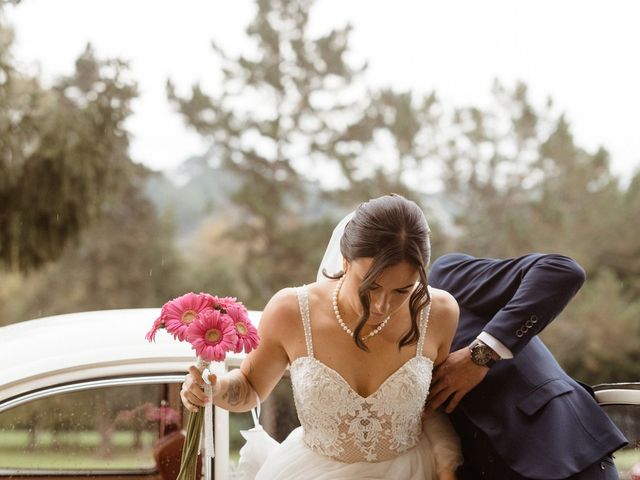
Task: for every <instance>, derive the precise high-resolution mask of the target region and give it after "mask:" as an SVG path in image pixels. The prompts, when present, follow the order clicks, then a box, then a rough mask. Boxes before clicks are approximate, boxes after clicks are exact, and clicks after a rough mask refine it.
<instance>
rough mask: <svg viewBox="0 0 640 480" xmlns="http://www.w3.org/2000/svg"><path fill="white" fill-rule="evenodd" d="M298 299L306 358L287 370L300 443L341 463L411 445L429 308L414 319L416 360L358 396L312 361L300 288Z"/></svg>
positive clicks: (424, 381)
mask: <svg viewBox="0 0 640 480" xmlns="http://www.w3.org/2000/svg"><path fill="white" fill-rule="evenodd" d="M298 301H299V302H300V312H301V315H302V322H303V326H304V333H305V340H306V344H307V356H305V357H299V358H297V359H296V360H294V361H293V362H292V364H291V368H290V372H291V382H292V385H293V395H294V399H295V403H296V408H297V410H298V417H299V419H300V423H301V424H302V427H303V430H304V441H305V443H306V444H307V445H308V446H309V448H311V449H312V450H313V451H315V452H316V453H319V454H321V455H325V456H328V457H332V458H334V459H335V460H338V461H341V462H346V463H353V462H362V461H367V462H378V461H383V460H389V459H391V458H394V457H396V456H398V455H399V454H401V453H403V452H405V451H407V450H409V449H411V448H412V447H414V446H415V445H416V444H417V443H418V440H419V438H420V435H421V434H422V409H423V407H424V403H425V400H426V398H427V394H428V393H429V384H430V383H431V373H432V369H433V362H432V361H431V359H429V358H427V357H425V356H424V355H423V354H422V350H423V346H424V337H425V333H426V329H427V324H428V321H429V307H428V306H427V307H426V308H425V310H423V311H422V312H421V315H420V325H419V326H420V336H419V340H418V345H417V347H416V348H417V351H416V356H415V357H413V358H411V359H410V360H408V361H407V362H406V363H404V364H403V365H402V366H401V367H400V368H398V369H397V370H396V371H395V372H394V373H393V374H391V375H390V376H389V377H388V378H387V379H386V380H385V381H384V382H383V383H382V385H380V387H379V388H378V389H377V390H376V391H375V392H373V393H372V394H371V395H369V396H368V397H362V396H361V395H360V394H358V393H357V392H356V391H355V390H354V389H353V388H352V387H351V386H350V385H349V384H348V383H347V381H346V380H345V379H344V378H343V377H342V376H341V375H340V374H339V373H338V372H336V371H335V370H333V369H332V368H329V367H328V366H327V365H325V364H323V363H322V362H320V361H319V360H318V359H316V358H315V357H314V355H313V342H312V339H311V323H310V316H309V300H308V292H307V289H306V287H300V288H298Z"/></svg>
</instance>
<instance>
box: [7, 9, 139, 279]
mask: <svg viewBox="0 0 640 480" xmlns="http://www.w3.org/2000/svg"><path fill="white" fill-rule="evenodd" d="M1 22H2V17H1V16H0V205H2V208H1V209H0V264H2V265H5V266H7V267H9V268H11V269H15V270H20V271H28V270H31V269H33V268H38V267H41V266H42V265H44V264H45V263H46V262H48V261H50V260H54V259H56V258H58V257H59V255H60V254H61V252H62V250H63V248H64V246H65V245H66V244H67V243H68V242H69V241H70V240H72V239H74V238H76V237H77V235H78V234H79V233H80V232H81V230H82V229H83V228H85V227H86V226H87V225H89V224H90V223H91V222H92V221H93V220H94V219H95V218H96V217H98V216H99V214H100V213H101V208H102V204H103V202H104V201H105V200H106V199H107V198H108V197H109V195H110V194H111V193H112V192H115V191H117V190H118V188H119V187H120V186H121V185H122V184H123V183H125V182H126V179H127V176H128V175H127V171H128V169H129V168H130V167H131V161H130V160H129V157H128V155H127V148H128V133H127V132H126V130H125V129H124V127H123V123H124V121H125V119H126V118H127V117H128V116H129V114H130V113H131V111H130V102H131V100H132V99H133V98H135V96H136V95H137V92H136V86H135V84H134V83H133V82H132V81H130V80H128V79H127V78H126V68H127V67H126V64H125V63H123V62H121V61H119V60H107V61H100V60H97V59H96V58H95V56H94V53H93V50H92V48H91V46H90V45H88V46H87V47H86V49H85V51H84V52H83V53H82V55H81V56H80V57H79V58H78V60H77V61H76V65H75V66H76V68H75V73H74V74H73V75H72V76H70V77H68V78H61V79H60V80H58V81H57V82H55V84H54V85H53V86H52V87H44V86H42V85H41V82H40V81H39V80H38V79H37V78H34V77H31V76H29V75H27V74H24V73H21V72H20V71H19V70H17V69H16V68H15V67H14V65H13V59H12V55H11V44H12V41H13V33H12V31H11V29H9V28H7V27H5V26H4V25H3V24H2V23H1Z"/></svg>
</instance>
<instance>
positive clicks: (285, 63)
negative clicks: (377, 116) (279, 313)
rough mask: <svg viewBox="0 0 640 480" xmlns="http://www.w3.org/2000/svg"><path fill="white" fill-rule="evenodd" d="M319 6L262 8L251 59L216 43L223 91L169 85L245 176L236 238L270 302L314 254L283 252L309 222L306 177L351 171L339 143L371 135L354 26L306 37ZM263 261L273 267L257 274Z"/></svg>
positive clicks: (195, 124) (254, 25)
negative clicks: (292, 268)
mask: <svg viewBox="0 0 640 480" xmlns="http://www.w3.org/2000/svg"><path fill="white" fill-rule="evenodd" d="M312 4H313V2H312V1H308V0H307V1H301V2H300V1H293V0H277V1H270V0H260V1H258V2H257V12H256V16H255V18H254V20H253V21H252V22H251V24H250V25H249V27H248V29H247V34H248V36H249V37H250V38H251V39H252V40H253V42H254V47H255V49H254V52H253V53H252V54H250V55H242V56H240V57H239V58H230V57H229V56H228V55H226V53H225V52H224V51H223V50H222V49H221V48H219V47H218V46H217V45H215V44H214V50H215V52H216V53H217V55H218V57H219V58H220V59H221V61H222V63H223V70H222V71H223V75H224V78H223V82H222V89H221V91H220V92H219V93H218V94H215V95H208V94H206V93H205V92H204V91H203V89H202V88H201V87H200V86H195V87H193V89H192V91H191V95H190V97H188V98H182V97H180V96H179V95H178V94H177V93H176V91H175V88H174V87H173V85H172V84H171V83H170V82H169V84H168V94H169V98H170V99H171V100H172V102H173V103H174V104H175V105H176V107H177V108H178V109H179V111H180V112H181V113H182V114H183V115H184V117H185V119H186V120H187V122H188V124H189V125H190V126H191V127H192V128H194V129H195V130H197V131H198V132H199V133H201V134H203V135H206V136H207V137H209V138H210V139H211V141H212V142H213V144H214V148H213V151H214V152H215V154H216V156H217V157H218V158H219V159H220V160H221V161H222V162H223V165H224V167H225V168H227V169H230V170H231V171H233V172H235V173H236V174H237V175H239V176H240V178H241V185H240V187H239V188H238V189H237V191H236V192H235V194H234V195H233V199H234V201H235V203H236V204H237V205H239V206H240V207H241V209H242V210H241V212H242V216H243V217H242V219H241V220H240V221H239V222H238V223H237V225H235V226H234V229H233V232H234V233H233V237H234V239H235V241H236V242H237V244H238V252H242V255H243V256H244V258H243V260H244V262H243V263H244V264H245V265H248V266H251V268H245V269H244V282H245V283H246V285H247V286H248V288H249V290H250V291H251V292H260V295H259V296H261V297H263V298H264V297H267V298H268V297H269V296H270V295H271V294H272V293H273V289H274V288H278V287H280V286H282V285H279V281H278V278H279V277H282V276H284V268H285V265H286V267H287V268H288V266H289V265H290V264H291V263H293V264H297V265H299V264H301V263H302V264H304V263H305V261H306V258H305V256H306V255H307V252H300V253H301V255H302V257H296V258H292V257H291V256H292V255H293V254H295V253H297V252H294V251H291V250H286V249H283V248H281V247H282V245H283V244H282V242H281V241H282V240H283V239H285V238H288V237H289V233H290V232H292V231H295V230H297V229H299V228H300V225H302V224H305V223H307V222H308V219H303V218H300V217H301V214H302V213H303V212H304V211H305V206H304V205H305V200H306V189H308V188H313V187H312V186H311V185H310V184H309V183H308V181H307V180H305V176H306V175H303V174H302V172H303V171H305V170H306V171H307V172H308V171H309V166H310V165H311V164H314V165H315V166H316V168H321V169H322V168H327V166H329V167H330V166H331V164H333V163H334V158H338V157H339V158H340V159H341V161H342V163H343V164H344V165H347V164H348V162H349V159H352V158H355V157H356V156H357V153H358V152H350V151H346V150H345V151H343V152H342V153H340V152H339V151H338V146H337V145H336V138H347V137H348V138H349V139H350V140H351V141H353V142H356V143H357V142H363V141H366V140H367V139H368V138H369V137H370V135H371V132H370V129H367V128H362V124H363V121H362V119H363V118H364V117H365V116H366V115H365V112H364V110H365V109H366V105H367V103H368V100H366V98H364V97H363V95H362V94H360V95H359V94H358V81H359V77H360V74H361V72H362V70H363V68H364V67H353V66H351V65H350V64H349V63H348V62H347V60H346V53H347V50H348V37H349V32H350V27H349V26H347V27H345V28H342V29H336V30H333V31H331V32H330V33H328V34H326V35H324V36H321V37H319V38H315V39H312V38H309V34H308V22H309V15H310V9H311V6H312ZM360 91H362V89H360ZM266 259H268V262H269V263H270V266H268V267H266V268H265V269H264V270H260V269H256V265H258V264H259V263H264V262H265V261H267V260H266ZM288 259H290V261H289V260H288ZM279 265H281V266H282V267H279ZM269 272H271V273H269ZM261 274H262V275H261Z"/></svg>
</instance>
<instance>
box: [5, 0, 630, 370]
mask: <svg viewBox="0 0 640 480" xmlns="http://www.w3.org/2000/svg"><path fill="white" fill-rule="evenodd" d="M313 3H314V2H313V1H310V0H305V1H297V2H296V1H293V0H273V1H267V0H259V1H257V10H256V15H255V18H254V19H253V21H252V22H251V24H250V25H249V27H248V29H247V35H248V36H249V38H250V39H251V40H252V41H253V49H252V50H251V51H250V52H248V53H246V54H245V55H241V56H239V57H237V58H231V57H230V56H228V55H227V54H226V53H225V52H224V51H223V49H222V48H220V47H218V46H217V45H215V44H214V52H215V55H216V58H217V60H219V61H220V62H221V65H222V72H223V77H224V78H223V82H222V84H221V85H217V86H216V85H211V86H210V87H209V88H207V90H210V91H211V92H212V93H207V92H206V91H205V88H204V87H203V86H200V85H196V86H194V87H193V88H192V90H191V91H190V92H189V93H188V94H186V95H182V94H180V93H179V92H177V89H176V88H175V87H174V85H173V84H172V83H171V82H169V83H168V86H167V93H168V97H169V99H170V101H171V102H172V104H173V105H174V106H175V108H176V109H177V110H178V111H179V112H180V114H181V115H182V116H183V117H184V119H185V120H186V121H187V124H188V125H190V126H191V127H192V128H193V129H194V130H195V131H197V132H199V133H200V134H202V135H203V136H205V137H206V138H208V139H209V140H210V142H211V147H210V149H209V151H208V152H207V154H206V155H204V156H203V157H197V158H192V159H189V160H188V161H187V162H185V163H184V165H183V171H182V172H181V173H180V177H181V181H183V180H184V178H187V181H186V183H181V184H180V185H179V186H177V187H175V186H173V185H174V183H175V182H173V179H172V178H169V177H165V176H162V175H161V174H153V173H150V172H148V171H146V170H144V169H142V168H133V167H132V166H131V162H130V160H129V159H128V156H127V140H126V139H127V132H126V131H124V130H122V126H121V122H122V120H124V118H126V116H127V115H128V102H129V101H130V100H131V98H133V96H134V95H135V88H134V87H133V84H132V83H130V82H125V81H123V80H121V74H122V71H123V69H124V64H123V63H122V62H119V61H114V62H112V63H104V62H100V61H97V60H95V59H94V58H93V54H92V53H91V52H90V50H88V51H87V52H85V54H83V56H82V57H81V59H84V60H82V62H80V63H81V66H82V65H85V66H84V67H82V68H80V67H79V70H78V71H77V73H76V74H75V76H74V77H73V78H71V79H66V80H64V79H63V80H61V81H60V82H59V83H58V84H57V85H56V86H55V87H53V88H51V89H45V88H43V87H41V86H40V84H39V81H38V79H36V78H30V77H26V76H24V75H20V74H18V73H16V72H15V70H13V67H12V59H11V58H10V56H9V55H8V51H9V50H8V47H7V46H8V45H10V41H6V40H5V41H3V43H2V45H3V46H4V47H0V52H3V53H2V55H0V60H1V61H2V69H3V70H2V71H3V72H5V74H4V77H2V78H5V79H11V82H6V81H5V82H3V83H2V84H0V104H1V105H2V106H3V107H4V106H5V105H7V106H8V108H7V109H5V108H3V109H2V113H0V130H1V129H5V130H2V136H1V138H2V140H1V141H0V145H1V146H2V148H3V149H4V150H2V151H3V153H2V158H3V168H5V169H8V168H9V167H10V168H12V169H13V170H11V175H12V176H7V175H5V174H4V172H3V175H2V180H1V182H2V183H1V184H2V186H3V189H7V190H0V191H1V192H5V191H6V192H9V191H11V192H14V193H15V192H17V191H18V190H17V188H18V187H17V186H18V185H19V186H20V187H21V189H22V190H25V191H24V192H20V193H19V194H18V193H15V196H16V198H13V197H11V198H8V197H7V196H5V197H2V203H0V206H1V210H0V223H2V222H4V223H2V225H3V226H2V228H5V229H6V230H7V232H9V231H10V229H9V228H8V227H5V226H4V225H6V226H9V225H13V226H12V227H11V228H13V229H14V230H13V231H14V237H12V238H14V240H12V241H13V242H14V243H13V244H10V243H5V239H4V237H3V238H2V244H1V245H2V246H1V248H2V252H3V258H4V256H5V255H6V259H4V261H3V263H4V264H5V265H6V266H9V265H13V266H19V267H21V268H22V269H26V270H28V268H24V267H36V266H41V268H40V269H39V270H38V271H37V272H30V273H19V272H11V273H8V272H7V273H6V274H4V276H3V279H2V282H1V283H0V323H9V322H13V321H17V320H24V319H27V318H31V317H38V316H42V315H47V314H53V313H63V312H70V311H76V310H89V309H97V308H125V307H137V306H153V305H156V306H159V305H161V304H162V303H163V302H164V301H166V300H167V299H169V298H171V297H173V296H176V295H178V294H181V293H183V292H185V291H208V292H211V293H215V294H221V295H232V296H237V297H238V298H240V299H241V300H243V301H244V302H245V303H246V304H247V305H248V306H249V307H250V308H254V309H261V308H262V307H263V306H264V304H265V303H266V301H267V300H268V299H269V298H270V297H271V295H273V293H274V292H275V291H277V290H278V289H280V288H283V287H285V286H291V285H298V284H302V283H309V282H310V281H312V280H313V279H314V278H315V273H316V268H317V265H318V264H319V262H320V259H321V257H322V254H323V252H324V247H325V245H326V242H327V240H328V238H329V236H330V232H331V230H332V228H333V225H334V224H335V222H336V221H337V220H338V219H339V218H340V217H341V216H342V215H343V214H344V213H346V212H347V211H349V210H351V209H353V208H354V207H355V206H356V205H357V204H358V203H359V202H361V201H364V200H367V199H368V198H371V197H373V196H377V195H379V194H383V193H388V192H390V191H395V192H399V193H403V194H405V195H407V196H408V197H410V198H412V199H414V200H415V201H417V202H418V203H419V204H420V205H421V206H422V207H423V208H424V209H425V211H426V212H427V216H428V218H429V219H430V224H431V229H432V232H433V249H434V255H433V258H436V257H437V256H438V255H440V254H443V253H446V252H449V251H452V250H462V251H467V252H469V253H472V254H475V255H479V256H490V257H506V256H512V255H519V254H523V253H527V252H531V251H541V252H559V253H564V254H567V255H570V256H572V257H574V258H576V259H577V260H578V261H579V262H580V263H581V264H582V265H583V266H584V268H585V269H586V271H587V274H588V282H587V284H586V285H585V286H584V288H583V289H582V291H581V292H580V293H579V294H578V295H577V297H576V299H575V301H573V302H572V303H571V304H570V306H569V308H567V310H566V311H565V312H563V314H562V315H561V317H560V318H559V319H558V320H557V321H555V322H554V323H553V324H552V325H551V326H550V327H549V328H547V329H546V330H545V332H544V333H543V338H544V340H545V342H546V343H547V344H548V345H549V346H550V348H551V349H552V351H553V352H554V353H555V355H556V356H557V357H558V359H559V360H560V362H561V363H562V365H563V366H565V368H566V369H567V370H568V371H569V373H570V374H572V375H575V376H576V377H577V378H579V379H580V380H583V381H585V382H588V383H597V382H601V381H611V380H621V381H622V380H637V379H638V378H640V370H638V365H640V358H639V353H638V348H637V345H638V340H640V315H639V314H640V300H638V299H640V237H639V236H638V235H637V232H636V230H637V228H636V223H637V219H638V218H640V172H638V173H637V174H636V175H635V177H633V178H632V179H631V181H630V182H629V183H628V184H624V185H623V184H622V183H621V181H620V179H618V178H616V177H615V176H614V175H613V174H612V173H611V169H610V165H609V155H608V153H607V152H606V151H605V150H604V149H598V150H595V151H588V150H587V149H585V148H583V147H582V146H580V145H578V144H577V143H576V141H575V139H574V137H573V135H572V133H571V125H570V121H569V119H568V118H567V117H566V115H564V114H563V112H560V111H558V110H557V108H556V107H555V106H554V104H553V102H552V101H551V100H549V101H548V102H547V103H546V104H544V105H541V106H540V105H536V104H534V103H533V102H532V101H531V99H530V96H529V92H528V91H527V87H526V85H525V84H523V83H520V84H516V85H513V86H505V85H502V84H501V83H500V82H498V81H496V83H495V85H494V88H493V92H492V102H491V103H489V104H488V105H486V106H483V107H482V108H480V107H477V106H474V105H469V106H463V107H457V108H453V107H452V106H450V105H443V104H442V103H441V102H440V100H439V99H438V97H437V95H436V94H435V93H429V94H426V95H421V94H417V93H415V92H399V91H393V90H390V89H386V88H383V89H372V88H369V87H367V86H366V84H365V76H366V63H364V62H362V63H361V64H359V65H354V64H353V62H351V61H350V59H352V58H353V56H352V55H351V52H350V50H349V38H350V32H351V29H350V27H349V26H348V25H347V26H345V27H344V28H339V29H335V30H332V31H330V32H328V33H326V34H325V35H320V36H318V37H315V38H311V36H310V34H309V28H308V27H309V21H310V16H311V13H312V7H313ZM6 32H7V29H6V28H4V29H0V33H2V35H4V36H0V38H4V39H7V38H10V37H7V36H6V35H7V33H6ZM83 62H84V63H83ZM83 72H84V73H83ZM87 78H88V79H89V80H87ZM98 84H99V85H102V86H110V87H109V88H107V89H103V87H102V86H101V87H100V88H97V85H98ZM71 86H75V88H71ZM10 89H11V90H10ZM18 89H21V90H18ZM21 91H24V92H27V93H24V94H17V92H21ZM107 91H108V92H110V93H109V95H113V97H111V98H112V99H116V101H115V103H112V102H109V103H108V105H110V106H111V107H113V108H112V110H109V109H108V108H107V107H106V104H105V103H104V102H102V101H103V100H104V101H106V100H105V99H106V97H104V95H106V93H105V92H107ZM71 92H74V93H73V95H72V94H71ZM2 95H3V96H2ZM1 102H5V103H1ZM16 102H17V103H16ZM20 102H22V103H20ZM101 105H102V107H103V108H107V110H100V108H99V107H100V106H101ZM114 105H115V106H114ZM9 107H10V108H9ZM11 111H13V112H23V113H22V114H21V115H18V116H16V115H14V114H11V115H13V116H11V115H9V113H7V112H11ZM98 112H100V113H98ZM105 112H106V113H105ZM48 115H50V116H48ZM41 118H42V119H48V120H47V121H46V122H45V121H43V122H39V121H36V120H39V119H41ZM11 119H13V120H11ZM15 119H18V120H19V122H17V123H15V122H16V121H17V120H15ZM12 121H13V122H14V123H15V124H13V123H11V122H12ZM76 121H77V123H76ZM100 121H103V124H100ZM51 122H53V123H51ZM104 122H106V123H104ZM60 125H61V126H62V128H59V126H60ZM99 125H102V126H103V128H99ZM45 126H46V127H47V128H49V130H46V129H45ZM9 127H10V128H12V129H14V130H12V132H13V131H15V132H16V133H15V135H12V136H11V138H9V137H7V138H9V139H5V137H6V135H5V134H4V132H5V131H8V130H6V129H8V128H9ZM54 127H55V128H54ZM44 133H46V134H47V135H48V136H43V135H44ZM43 138H46V139H47V141H46V142H45V143H43V140H42V139H43ZM72 139H75V140H73V141H72ZM88 140H90V142H89V141H88ZM44 145H46V147H47V148H46V149H45V148H44ZM41 146H42V148H41ZM6 152H11V154H10V155H9V154H7V153H6ZM14 152H18V153H19V154H18V153H14ZM37 152H39V153H37ZM106 152H108V154H107V153H106ZM36 153H37V155H36ZM45 154H46V155H45ZM85 154H86V155H85ZM40 158H45V159H48V160H47V161H48V162H49V163H48V165H56V168H57V170H56V171H57V176H54V177H51V176H45V175H40V176H38V175H35V176H34V177H33V179H34V180H33V181H31V180H30V181H29V182H26V183H25V182H22V183H19V184H18V183H16V182H18V180H17V179H18V178H21V177H19V175H22V174H23V173H24V172H25V171H26V170H23V168H24V166H25V165H28V164H30V163H29V162H30V161H31V162H34V161H35V160H29V159H40ZM13 159H19V161H13ZM9 160H11V162H10V161H9ZM43 161H44V160H43ZM56 162H57V163H56ZM34 165H36V166H37V165H39V163H38V162H35V163H34ZM111 167H113V169H111ZM33 168H35V167H33ZM100 168H104V169H106V170H104V174H99V175H98V173H96V172H101V171H102V170H99V169H100ZM7 171H9V170H7ZM85 173H86V174H87V177H83V176H82V175H83V174H85ZM98 177H99V178H98ZM329 177H331V178H333V177H335V178H336V180H335V182H333V183H331V182H326V181H325V180H327V178H329ZM82 178H85V180H84V182H80V179H82ZM10 179H13V180H11V181H9V180H10ZM36 179H37V180H38V181H39V182H42V184H39V183H35V182H36ZM116 179H118V181H116ZM52 180H53V181H52ZM12 182H13V183H12ZM77 182H80V183H81V185H83V187H82V188H80V187H78V183H77ZM92 182H98V183H99V182H102V183H100V184H98V183H95V184H94V183H92ZM113 184H116V185H117V186H118V187H119V188H116V189H112V188H111V186H112V185H113ZM9 188H13V189H14V190H8V189H9ZM65 188H66V189H68V190H64V189H65ZM76 189H77V191H76ZM107 191H109V192H112V193H110V194H109V195H107V193H106V192H107ZM58 192H60V194H58ZM76 193H77V195H76ZM94 194H95V197H94V196H93V195H94ZM7 195H8V194H7ZM9 196H10V195H9ZM66 197H68V198H67V203H64V199H65V198H66ZM27 201H28V202H34V203H33V205H34V208H33V211H31V212H29V213H28V215H27V214H25V213H24V212H23V209H24V208H25V207H26V206H27V205H31V204H30V203H29V204H28V203H25V202H27ZM20 202H23V203H20ZM58 202H62V203H61V205H63V206H64V208H62V207H60V208H58V207H57V205H58ZM39 205H44V207H39ZM154 207H155V208H154ZM83 208H85V210H83ZM21 209H22V210H21ZM38 209H40V210H38ZM47 209H48V210H47ZM37 212H40V213H39V214H37ZM51 212H55V213H61V214H62V215H61V216H60V217H56V218H53V217H51ZM69 212H72V213H73V215H72V214H71V213H69ZM98 214H99V215H98ZM98 216H99V217H100V218H99V220H94V217H95V218H98ZM35 218H37V219H39V222H36V221H32V220H33V219H35ZM8 219H13V220H11V221H12V222H14V223H10V222H9V221H8ZM16 219H22V220H21V221H22V222H23V223H22V224H20V223H19V222H18V223H15V222H16V221H18V220H16ZM27 219H32V220H29V221H27ZM634 219H636V220H634ZM89 220H91V222H89ZM58 223H60V226H57V225H58ZM16 225H20V228H19V229H16ZM63 225H64V226H63ZM86 225H89V226H88V227H87V226H86ZM81 228H82V229H84V230H83V231H82V233H81V234H79V233H78V232H80V230H81ZM15 232H18V234H19V235H18V236H16V235H17V234H15ZM65 232H73V233H69V234H68V235H67V237H65V235H63V234H64V233H65ZM78 235H79V236H78ZM63 237H64V238H63ZM74 237H76V238H77V239H76V240H75V241H72V243H69V241H68V239H69V238H74ZM16 238H19V239H27V238H29V239H35V240H28V241H27V240H25V242H24V252H25V253H24V254H23V256H24V258H30V257H29V252H35V254H31V255H32V256H33V255H36V257H35V260H33V259H32V260H31V261H30V262H29V261H26V260H24V261H22V263H21V261H17V260H16V258H18V259H19V258H21V257H20V256H19V255H18V256H17V257H16V254H15V248H16V247H15V245H19V246H20V247H21V248H22V246H23V243H22V241H19V242H18V243H17V244H16V243H15V239H16ZM40 241H41V242H46V241H49V242H52V244H53V246H51V244H44V245H38V242H40ZM65 244H66V247H64V248H63V245H65ZM8 245H14V247H12V248H13V250H11V249H8V247H7V246H8ZM54 247H55V248H54ZM56 249H59V250H60V251H61V252H62V254H61V256H60V257H59V259H58V260H57V261H55V262H51V263H49V264H48V265H45V266H42V265H41V264H42V263H43V262H44V261H45V260H48V259H50V258H55V255H54V251H55V250H56ZM40 257H41V258H40ZM7 259H10V261H9V260H7ZM16 262H17V263H16Z"/></svg>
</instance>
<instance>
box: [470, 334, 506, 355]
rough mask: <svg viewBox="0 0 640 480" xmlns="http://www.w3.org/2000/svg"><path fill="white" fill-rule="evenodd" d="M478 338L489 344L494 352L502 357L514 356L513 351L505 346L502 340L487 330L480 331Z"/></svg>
mask: <svg viewBox="0 0 640 480" xmlns="http://www.w3.org/2000/svg"><path fill="white" fill-rule="evenodd" d="M478 340H480V341H482V342H483V343H484V344H486V345H488V346H489V347H490V348H491V349H492V350H493V351H494V352H496V353H497V354H498V355H500V358H502V359H505V358H513V353H511V350H509V349H508V348H507V347H505V346H504V343H502V342H501V341H500V340H498V339H497V338H496V337H494V336H493V335H491V334H489V333H487V332H480V335H478Z"/></svg>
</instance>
